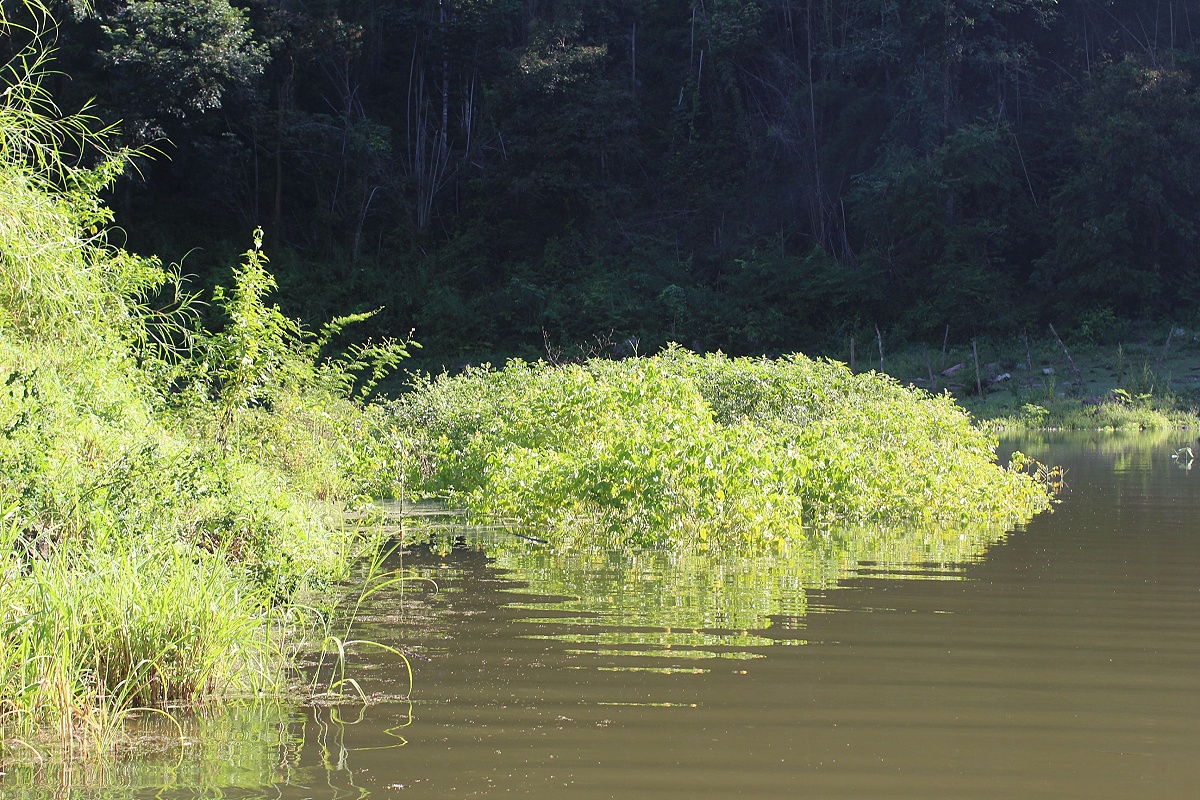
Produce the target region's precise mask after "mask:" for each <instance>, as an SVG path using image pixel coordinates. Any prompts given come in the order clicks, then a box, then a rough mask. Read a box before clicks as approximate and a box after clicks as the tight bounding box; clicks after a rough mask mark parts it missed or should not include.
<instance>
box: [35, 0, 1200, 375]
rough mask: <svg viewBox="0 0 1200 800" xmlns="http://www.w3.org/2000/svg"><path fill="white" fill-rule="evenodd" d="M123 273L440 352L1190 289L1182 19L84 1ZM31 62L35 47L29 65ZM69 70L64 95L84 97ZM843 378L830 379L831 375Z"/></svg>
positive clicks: (788, 5)
mask: <svg viewBox="0 0 1200 800" xmlns="http://www.w3.org/2000/svg"><path fill="white" fill-rule="evenodd" d="M58 16H59V17H60V18H61V23H60V26H59V29H58V31H57V53H56V54H55V58H56V69H57V70H59V73H58V75H57V77H56V78H55V79H54V80H53V81H52V83H53V84H54V85H53V86H52V87H51V88H52V89H53V91H54V94H55V96H56V98H57V99H58V101H59V103H60V104H61V105H62V106H63V107H67V108H74V107H78V106H79V105H80V104H81V103H82V102H84V101H86V100H88V99H89V98H94V99H95V104H96V108H97V109H99V110H100V113H101V114H102V116H103V117H104V118H105V120H106V121H112V122H114V123H116V122H119V123H120V132H121V133H120V136H121V137H122V143H123V144H125V145H129V146H133V147H141V148H143V152H145V153H146V155H147V157H145V158H142V159H139V160H135V161H134V162H133V163H132V164H131V165H130V166H129V167H128V168H127V171H126V175H125V176H124V177H123V178H122V179H121V180H120V181H118V182H117V183H116V184H115V185H114V188H113V189H112V190H111V196H110V197H109V198H108V202H109V203H110V205H111V206H112V208H113V209H114V212H115V215H116V221H117V224H118V225H119V226H120V227H121V229H122V230H123V231H124V236H125V237H126V238H127V241H126V242H125V244H126V245H127V246H128V247H129V248H130V249H131V250H133V251H136V252H141V253H146V254H154V255H157V256H159V257H161V258H162V259H164V261H166V262H167V263H172V262H179V263H181V265H182V271H183V272H184V273H188V274H191V275H193V276H195V278H194V280H195V281H196V282H197V283H198V285H200V286H210V285H214V284H220V283H222V282H226V283H227V282H228V280H229V276H228V270H229V264H231V263H235V262H236V260H237V254H238V253H240V252H242V251H243V250H244V249H245V242H246V241H247V239H248V236H249V233H250V231H252V230H253V229H255V228H256V227H258V226H261V227H262V228H263V229H264V230H265V237H266V238H265V247H266V249H267V250H268V251H269V252H270V253H271V254H272V260H273V269H274V272H275V273H276V275H277V277H278V280H279V283H280V294H279V302H280V303H281V305H282V307H283V309H284V310H285V311H286V312H287V313H288V314H290V315H294V316H296V317H299V318H302V319H304V320H305V321H306V322H307V323H309V324H314V325H319V324H322V323H323V322H325V321H328V320H329V319H331V318H333V317H335V316H336V315H339V314H346V313H354V312H365V311H370V310H373V309H376V308H380V307H382V308H383V310H382V311H381V312H380V313H379V314H377V315H376V316H375V317H374V318H373V319H372V320H371V322H369V323H368V324H367V325H366V326H362V331H363V332H362V336H364V337H365V336H369V335H376V336H378V335H393V336H400V337H404V336H407V335H408V334H409V332H410V331H413V330H415V338H416V339H418V340H419V341H421V342H422V343H423V344H424V345H425V353H424V354H425V355H426V356H427V357H431V358H434V359H440V360H441V361H442V362H443V363H447V364H450V363H459V364H461V363H463V362H472V361H475V360H481V359H499V360H502V359H503V358H504V357H507V356H511V355H522V356H525V357H537V356H538V355H542V356H545V355H546V354H547V353H549V354H555V353H561V352H562V351H563V349H564V348H568V347H572V346H575V347H581V348H582V349H584V350H586V351H588V352H586V353H585V354H598V353H600V352H604V351H607V352H609V353H610V354H611V351H612V350H613V349H616V350H618V351H620V350H625V351H631V350H637V349H638V348H640V349H641V350H642V351H643V352H651V351H653V350H654V349H656V348H657V347H660V346H661V345H663V344H665V343H666V342H668V341H677V342H679V343H681V344H683V345H684V346H686V347H689V348H691V349H694V350H699V351H714V350H717V349H721V350H723V351H724V352H726V353H730V354H734V355H738V354H780V353H785V352H791V351H796V350H804V351H806V352H816V353H820V352H841V350H842V349H843V348H844V345H845V342H846V339H847V338H848V337H849V336H853V335H855V334H856V333H857V334H859V335H860V336H861V337H862V339H860V341H862V340H865V339H867V338H871V339H873V338H874V337H875V332H876V328H878V329H880V330H882V331H883V332H884V334H886V335H887V336H888V337H889V339H890V340H891V341H910V342H918V341H938V342H940V341H941V340H942V337H943V332H944V331H945V330H946V328H947V326H949V331H950V334H949V335H950V336H952V337H953V338H954V339H955V340H958V341H965V340H967V339H969V338H971V337H974V336H988V335H996V336H1004V335H1008V334H1012V333H1019V332H1020V331H1021V330H1022V329H1025V328H1029V329H1030V330H1032V329H1034V328H1035V326H1036V327H1039V329H1040V330H1045V326H1046V323H1053V324H1054V325H1055V326H1056V328H1057V329H1058V330H1059V331H1062V332H1063V333H1064V335H1065V336H1067V337H1068V339H1070V338H1071V337H1074V338H1076V339H1077V340H1079V339H1082V340H1088V341H1095V342H1114V343H1115V342H1116V341H1118V340H1119V339H1120V338H1121V337H1123V336H1125V335H1126V334H1127V332H1128V331H1129V329H1130V326H1131V325H1132V324H1136V323H1139V322H1144V321H1162V322H1166V321H1172V322H1175V323H1178V324H1189V323H1190V322H1192V321H1193V317H1194V316H1195V311H1194V309H1195V308H1196V301H1197V300H1198V299H1200V282H1197V280H1196V276H1197V268H1198V266H1200V263H1198V262H1200V247H1198V246H1197V245H1198V244H1200V228H1198V224H1197V223H1198V220H1200V213H1198V211H1200V208H1198V206H1200V180H1198V178H1200V106H1198V101H1197V93H1196V78H1197V69H1198V67H1200V61H1198V60H1197V36H1196V33H1195V28H1197V27H1200V3H1197V2H1194V0H1059V1H1057V2H1056V0H908V1H907V2H896V0H686V2H685V0H587V1H584V0H408V1H407V2H406V1H405V0H379V1H378V2H360V1H359V0H328V1H326V0H311V1H310V2H299V1H298V0H249V1H248V2H233V3H231V2H229V0H186V2H185V0H153V1H152V0H131V1H130V2H113V0H97V2H95V3H91V4H84V3H82V2H79V1H78V0H72V3H71V4H69V5H66V6H63V8H62V11H61V13H59V14H58ZM14 46H15V45H14ZM68 76H69V77H68ZM841 357H843V358H844V357H845V356H844V354H843V355H842V356H841Z"/></svg>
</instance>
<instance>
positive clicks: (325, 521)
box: [0, 19, 412, 766]
mask: <svg viewBox="0 0 1200 800" xmlns="http://www.w3.org/2000/svg"><path fill="white" fill-rule="evenodd" d="M8 25H11V23H9V22H8V21H7V20H6V19H0V28H5V27H6V26H8ZM26 33H30V32H29V31H26ZM32 33H33V34H34V41H33V43H32V44H30V45H29V46H28V47H27V49H26V50H25V51H24V53H23V55H24V56H25V57H26V59H25V62H24V63H28V64H33V65H35V68H37V67H40V65H41V64H43V63H44V62H43V61H42V60H41V59H42V57H43V56H44V51H43V49H42V48H43V45H44V42H42V41H41V40H40V38H39V37H38V36H37V32H36V31H32ZM10 63H22V62H21V61H20V59H18V60H17V61H14V62H10ZM41 77H42V76H41V74H39V73H37V72H33V73H29V74H26V75H23V76H21V75H18V76H17V78H18V80H17V82H16V83H13V84H11V88H10V90H9V91H6V92H5V93H4V97H3V99H0V137H2V138H3V141H4V142H5V143H6V146H5V147H4V148H0V208H3V209H5V212H4V214H3V215H0V766H2V765H3V762H4V760H5V759H8V758H11V757H13V756H14V754H15V753H16V752H17V751H18V750H19V751H20V752H22V753H26V752H36V751H37V750H38V749H41V748H43V747H49V748H51V749H55V748H58V749H63V750H65V751H67V752H69V753H78V752H85V753H88V752H94V751H100V750H105V749H107V748H108V747H110V746H111V744H112V743H113V741H114V739H115V738H119V736H120V732H121V729H122V722H123V720H124V719H125V717H126V715H128V714H130V713H132V712H133V710H134V709H140V708H151V709H160V710H161V709H167V708H176V707H182V706H195V705H203V704H205V703H210V702H214V701H217V700H221V699H227V698H235V697H248V696H254V697H261V696H264V695H266V696H284V695H288V696H290V695H293V694H295V693H297V692H300V693H303V691H304V690H303V689H302V688H301V689H297V688H296V686H295V684H296V683H297V681H296V678H295V675H294V674H290V672H289V671H290V669H291V668H292V667H293V666H294V663H293V661H294V658H295V654H296V653H297V651H298V649H299V648H301V646H302V641H301V640H303V639H304V637H309V636H312V637H314V638H313V641H312V642H311V643H310V644H309V645H304V646H307V647H310V648H312V649H316V650H321V649H322V648H324V647H325V646H326V645H327V644H330V643H331V642H333V640H332V639H330V638H329V637H328V636H327V632H326V626H327V625H328V624H329V621H330V616H329V612H330V611H331V610H332V608H333V604H334V603H335V599H334V596H333V594H332V593H330V592H328V591H327V590H328V589H329V588H330V587H332V586H334V585H336V584H337V583H338V582H339V581H341V580H343V579H344V578H346V577H347V575H348V570H349V567H350V565H351V564H352V563H353V562H354V561H355V560H356V559H357V558H358V557H359V555H360V554H361V553H363V552H370V551H371V550H372V549H373V548H374V547H375V544H374V543H372V542H370V541H368V540H366V539H364V538H363V537H362V536H360V535H359V534H358V533H357V532H356V531H354V530H350V529H348V528H347V526H346V525H345V524H344V512H345V510H346V509H347V507H349V506H352V505H353V504H355V503H356V498H364V497H367V496H374V495H381V494H387V493H389V492H391V491H392V490H393V488H394V485H395V482H396V479H397V477H398V476H397V475H396V473H395V471H394V470H393V469H392V468H391V464H392V459H391V453H392V452H393V451H394V449H395V448H396V447H397V442H396V441H395V435H394V431H393V429H392V428H391V427H390V426H389V423H388V421H387V420H386V419H385V418H384V417H383V416H382V415H381V414H380V413H379V412H378V410H377V409H372V408H371V407H369V406H367V405H366V404H364V403H363V401H362V398H363V396H364V394H365V393H366V392H368V391H369V390H370V388H371V386H373V385H374V382H375V381H377V380H378V378H379V376H380V375H381V374H382V373H383V372H384V371H386V370H387V369H388V368H390V367H391V366H393V365H395V363H397V362H398V361H399V360H400V359H401V358H403V357H404V356H405V355H406V353H407V348H408V347H410V346H412V343H411V342H396V341H384V342H366V343H360V344H358V345H352V346H350V347H349V348H348V349H347V350H346V352H347V353H348V355H347V356H346V357H344V358H341V359H333V360H331V359H328V358H325V357H324V356H323V351H322V348H323V347H324V346H325V344H327V343H328V342H329V341H330V340H331V339H332V338H333V337H335V336H337V335H338V334H339V333H340V331H341V329H342V327H344V326H345V325H348V324H350V323H351V322H354V321H357V320H358V319H361V318H363V316H364V315H358V316H356V317H350V318H343V319H338V320H335V321H334V322H332V323H330V324H329V325H327V326H326V327H325V328H323V329H322V331H320V332H319V333H310V332H308V331H306V330H304V329H303V328H302V326H300V325H299V324H298V323H297V322H295V321H294V320H290V319H288V318H286V317H285V316H283V314H282V313H280V311H279V309H278V308H277V307H276V306H274V305H273V304H271V303H270V302H269V301H268V297H269V295H270V293H271V292H272V290H273V289H274V279H273V278H272V276H271V274H270V273H269V272H268V271H267V260H266V256H265V255H264V254H263V252H262V250H261V247H260V243H261V232H259V234H258V235H256V238H255V242H254V246H253V247H252V248H251V249H250V250H248V251H247V252H246V254H245V255H244V257H243V260H242V262H241V263H240V264H238V265H235V266H234V267H233V269H232V274H231V276H230V281H229V282H228V284H227V286H226V288H224V289H220V290H218V291H217V292H216V293H215V294H214V295H213V296H212V297H211V298H200V297H197V296H194V295H190V294H188V290H187V287H186V284H185V282H184V281H182V280H180V278H179V275H178V271H177V270H172V269H169V268H164V266H163V265H162V264H160V263H159V262H158V261H157V260H155V259H153V258H143V257H140V256H137V255H135V254H133V253H130V252H128V251H126V250H124V249H122V248H120V247H117V246H115V245H114V244H112V243H111V241H110V239H109V234H108V226H109V224H110V223H111V213H110V212H109V210H108V209H107V208H105V207H104V205H103V203H102V202H101V201H100V193H101V192H102V191H103V190H104V189H105V188H106V187H107V186H108V185H109V184H110V183H111V181H112V180H114V179H115V178H116V177H117V176H118V175H120V174H121V173H122V172H123V171H124V170H125V169H126V168H127V166H128V163H129V159H130V154H128V153H124V152H113V151H110V150H108V149H107V143H106V139H105V136H104V135H103V133H93V132H92V131H93V130H94V128H93V127H92V126H93V120H91V119H90V118H88V117H86V116H66V117H60V116H58V115H57V114H56V113H55V112H54V110H53V106H52V105H51V104H50V102H49V100H48V98H47V97H46V96H45V95H44V94H43V93H42V92H41V89H40V84H39V81H40V80H41ZM22 80H23V81H25V82H24V83H22ZM67 143H75V144H77V145H78V146H79V147H80V148H81V149H84V148H86V150H87V152H88V153H89V154H90V155H92V156H97V155H99V156H101V157H102V160H101V161H100V162H99V163H98V165H97V166H95V167H93V168H88V169H85V168H83V167H80V166H78V165H77V164H78V162H79V160H80V158H79V155H78V153H70V152H63V151H62V149H61V148H62V147H64V146H65V144H67ZM30 152H36V153H38V158H28V157H27V154H28V153H30ZM202 317H204V324H201V318H202ZM333 644H336V642H333Z"/></svg>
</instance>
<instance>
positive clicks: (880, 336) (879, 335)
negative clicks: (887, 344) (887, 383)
mask: <svg viewBox="0 0 1200 800" xmlns="http://www.w3.org/2000/svg"><path fill="white" fill-rule="evenodd" d="M875 340H876V341H878V342H879V371H880V372H883V334H882V333H880V332H879V326H878V325H876V326H875Z"/></svg>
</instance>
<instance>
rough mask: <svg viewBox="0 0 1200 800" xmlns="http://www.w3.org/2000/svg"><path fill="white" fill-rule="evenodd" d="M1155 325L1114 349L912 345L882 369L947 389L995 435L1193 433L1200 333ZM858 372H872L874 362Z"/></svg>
mask: <svg viewBox="0 0 1200 800" xmlns="http://www.w3.org/2000/svg"><path fill="white" fill-rule="evenodd" d="M1160 327H1161V330H1160V329H1159V327H1151V326H1146V327H1143V328H1142V329H1138V330H1130V331H1128V337H1127V338H1126V340H1125V341H1122V342H1113V343H1097V342H1089V341H1080V342H1071V343H1065V342H1063V341H1062V340H1060V339H1057V338H1055V337H1054V336H1051V335H1047V336H1044V337H1039V338H1033V339H1027V338H1025V337H1020V338H1011V339H1008V340H986V341H979V342H975V343H967V344H947V345H945V346H944V349H941V348H940V347H939V348H934V347H930V346H914V345H909V346H905V347H902V348H899V349H898V350H897V351H896V352H894V353H892V354H886V353H885V355H886V358H885V359H884V369H885V370H886V372H887V373H888V374H891V375H893V376H895V378H896V379H897V380H899V381H900V382H901V383H904V384H911V385H913V386H917V387H919V388H922V389H925V390H927V391H931V392H934V393H940V392H949V393H950V394H951V395H952V396H953V397H954V398H955V401H956V402H957V403H958V404H959V405H960V406H962V407H963V408H964V409H966V410H967V411H969V412H970V413H971V415H972V416H973V417H975V418H976V419H977V420H980V421H981V422H982V423H984V424H986V425H987V426H989V427H991V428H993V429H996V430H1004V431H1017V430H1024V431H1037V430H1170V429H1197V428H1200V330H1192V329H1190V328H1184V327H1180V326H1174V325H1172V326H1166V325H1164V326H1160ZM976 353H978V362H979V370H978V372H977V371H976V369H975V365H976ZM858 366H859V368H862V369H878V368H879V359H878V358H875V359H874V360H870V361H868V360H860V361H859V363H858Z"/></svg>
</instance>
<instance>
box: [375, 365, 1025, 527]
mask: <svg viewBox="0 0 1200 800" xmlns="http://www.w3.org/2000/svg"><path fill="white" fill-rule="evenodd" d="M392 413H393V414H394V415H395V416H396V418H397V420H398V424H399V427H400V428H401V430H402V431H404V432H405V433H406V434H407V435H409V436H410V437H411V439H412V444H413V453H414V454H415V455H414V457H413V458H412V459H411V462H410V464H409V466H408V469H409V480H410V482H411V485H413V486H415V487H419V489H420V490H421V491H424V492H427V493H431V494H443V495H446V496H448V497H449V498H450V499H451V500H452V501H454V502H464V503H466V504H468V505H469V506H470V507H471V508H472V509H474V510H475V511H477V512H480V513H484V514H489V515H493V516H495V517H498V518H503V519H511V520H514V521H516V522H517V523H519V524H521V525H527V526H532V527H536V528H539V529H545V530H552V531H555V532H557V533H558V534H559V535H560V536H565V537H567V538H565V539H563V541H564V542H565V541H567V539H569V538H570V537H571V536H576V535H583V536H595V535H597V533H603V534H604V535H607V536H609V537H613V538H618V539H621V540H625V541H628V540H634V541H641V542H660V541H672V540H677V539H680V538H683V537H699V538H701V539H710V538H711V539H720V540H722V541H728V540H741V541H771V540H787V539H795V538H802V537H804V536H805V528H806V526H812V525H824V524H828V523H832V522H873V523H882V524H899V523H907V522H964V521H972V520H982V519H986V520H989V521H1008V522H1013V521H1016V520H1020V519H1023V518H1027V517H1028V516H1029V515H1031V514H1033V513H1036V512H1037V511H1039V510H1042V509H1044V508H1046V507H1047V506H1048V503H1049V499H1048V497H1047V493H1046V491H1045V489H1044V488H1043V487H1041V486H1039V485H1038V484H1037V483H1036V481H1034V480H1032V479H1031V478H1030V477H1029V476H1027V475H1024V474H1022V473H1021V472H1019V471H1016V470H1006V469H1003V468H1001V467H1000V466H998V465H997V464H996V463H995V455H994V448H995V441H994V439H992V438H991V437H990V436H989V435H988V434H986V433H984V432H982V431H980V430H978V429H976V428H975V427H973V426H972V425H971V422H970V419H969V417H968V416H967V415H966V414H965V413H964V412H963V411H961V410H960V409H958V408H957V407H956V406H955V405H954V404H953V402H952V401H951V400H950V399H949V398H948V397H944V396H943V397H931V396H929V395H927V394H925V393H923V392H920V391H917V390H913V389H906V388H903V387H901V386H899V385H898V384H896V383H895V382H894V381H892V380H891V379H889V378H887V377H884V376H879V375H875V374H873V373H872V374H869V375H853V374H851V373H850V372H849V370H848V369H846V368H845V367H844V366H843V365H841V364H836V363H834V362H829V361H814V360H811V359H808V358H806V357H804V356H800V355H795V356H790V357H788V358H784V359H779V360H774V361H771V360H754V359H729V358H726V357H724V356H722V355H719V354H718V355H709V356H704V357H701V356H696V355H693V354H691V353H689V352H687V351H684V350H682V349H679V348H671V349H668V350H667V351H665V352H664V353H662V354H660V355H658V356H655V357H652V358H634V359H628V360H625V361H602V360H593V361H589V362H586V363H585V364H582V365H568V366H563V367H551V366H549V365H547V364H545V363H536V364H529V363H525V362H521V361H514V362H510V363H509V364H508V365H507V366H506V367H505V368H504V369H502V370H498V371H494V370H491V369H489V368H486V367H484V368H479V369H471V370H468V371H467V372H466V373H464V374H462V375H459V376H454V377H451V376H446V375H443V376H440V377H438V378H433V379H424V380H419V381H418V384H417V386H416V387H415V391H414V392H413V393H411V394H410V395H407V396H405V397H402V398H401V399H400V400H399V401H397V402H396V403H395V404H394V405H393V406H392Z"/></svg>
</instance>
